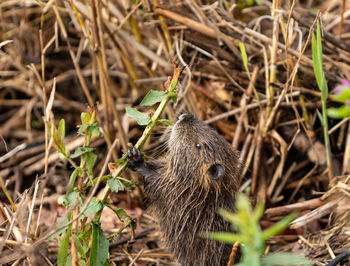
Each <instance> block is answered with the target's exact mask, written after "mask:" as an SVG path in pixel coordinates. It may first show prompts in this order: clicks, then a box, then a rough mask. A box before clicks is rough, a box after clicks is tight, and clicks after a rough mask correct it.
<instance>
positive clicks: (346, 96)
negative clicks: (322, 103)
mask: <svg viewBox="0 0 350 266" xmlns="http://www.w3.org/2000/svg"><path fill="white" fill-rule="evenodd" d="M332 99H333V100H334V101H337V102H340V103H342V104H343V105H342V106H340V107H339V108H328V109H327V114H328V116H329V117H332V118H338V119H341V118H346V117H349V116H350V85H349V81H347V80H346V79H344V80H343V82H342V84H339V85H338V86H336V87H335V88H334V95H332Z"/></svg>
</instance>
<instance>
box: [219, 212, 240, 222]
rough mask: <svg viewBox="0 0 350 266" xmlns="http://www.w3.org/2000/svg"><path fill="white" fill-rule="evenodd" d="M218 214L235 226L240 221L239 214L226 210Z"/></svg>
mask: <svg viewBox="0 0 350 266" xmlns="http://www.w3.org/2000/svg"><path fill="white" fill-rule="evenodd" d="M218 214H219V215H221V216H222V217H223V218H224V219H225V220H227V221H229V222H231V223H233V224H235V223H236V222H237V220H238V216H237V214H234V213H231V212H229V211H226V210H225V209H219V210H218Z"/></svg>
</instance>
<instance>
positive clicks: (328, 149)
mask: <svg viewBox="0 0 350 266" xmlns="http://www.w3.org/2000/svg"><path fill="white" fill-rule="evenodd" d="M326 100H327V99H322V100H321V101H322V117H323V134H324V145H325V146H326V155H327V156H326V157H327V164H328V177H329V183H330V184H331V183H332V179H333V170H332V153H331V147H330V141H329V134H328V119H327V106H326Z"/></svg>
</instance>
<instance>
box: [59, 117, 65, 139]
mask: <svg viewBox="0 0 350 266" xmlns="http://www.w3.org/2000/svg"><path fill="white" fill-rule="evenodd" d="M58 132H59V133H60V136H61V142H62V143H63V141H64V137H65V134H66V126H65V123H64V119H61V120H60V123H59V124H58Z"/></svg>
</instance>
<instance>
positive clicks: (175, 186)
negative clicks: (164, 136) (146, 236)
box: [128, 114, 241, 265]
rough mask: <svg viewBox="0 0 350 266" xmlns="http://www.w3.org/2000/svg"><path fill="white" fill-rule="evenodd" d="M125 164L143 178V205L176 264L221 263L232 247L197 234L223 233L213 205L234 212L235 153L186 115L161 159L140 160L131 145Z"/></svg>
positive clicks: (226, 225) (226, 229)
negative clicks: (149, 213)
mask: <svg viewBox="0 0 350 266" xmlns="http://www.w3.org/2000/svg"><path fill="white" fill-rule="evenodd" d="M128 166H129V168H130V169H131V170H134V171H136V172H138V173H140V174H141V175H142V176H143V177H144V188H145V197H146V201H147V204H148V206H149V207H148V209H149V210H150V211H151V212H152V213H153V214H154V215H155V216H156V218H157V220H158V223H159V226H160V229H161V231H162V233H163V237H164V241H165V244H166V245H167V247H168V248H169V250H170V251H171V252H172V253H173V254H174V255H175V257H176V259H177V260H178V262H179V263H180V264H181V265H227V262H228V260H229V256H230V253H231V248H232V246H230V245H227V244H224V243H220V242H217V241H214V240H210V239H207V238H203V237H202V236H201V233H202V232H229V231H230V223H229V222H227V221H225V220H224V219H223V218H222V217H221V216H219V215H218V214H217V210H218V209H219V208H223V209H226V210H229V211H234V200H235V194H236V191H237V189H238V182H239V181H238V180H239V175H240V170H241V163H240V158H239V152H238V151H236V150H234V149H233V148H232V147H231V145H230V144H229V143H228V142H227V141H226V140H225V139H224V138H223V137H221V136H220V135H219V134H218V133H217V132H215V131H214V130H213V129H212V128H210V127H209V126H208V125H206V124H205V123H204V122H202V121H200V120H198V119H197V118H195V117H194V116H193V115H191V114H182V115H180V117H179V120H178V121H177V122H176V123H175V125H174V126H173V127H172V130H171V134H170V138H169V140H168V152H167V154H166V156H165V157H164V158H163V159H160V160H150V161H144V160H143V157H142V155H141V153H140V152H139V151H137V150H136V149H135V148H133V149H130V150H129V151H128Z"/></svg>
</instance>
